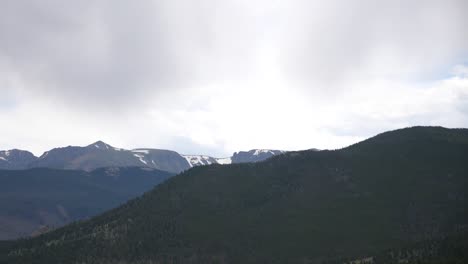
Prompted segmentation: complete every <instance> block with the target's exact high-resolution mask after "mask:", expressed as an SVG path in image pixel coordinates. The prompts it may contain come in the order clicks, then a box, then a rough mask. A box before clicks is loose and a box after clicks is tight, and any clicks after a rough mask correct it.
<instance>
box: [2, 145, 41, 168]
mask: <svg viewBox="0 0 468 264" xmlns="http://www.w3.org/2000/svg"><path fill="white" fill-rule="evenodd" d="M35 160H37V157H36V156H34V155H33V154H32V153H31V152H29V151H24V150H19V149H12V150H3V151H0V169H6V170H16V169H24V168H26V167H27V166H28V165H29V164H31V163H32V162H34V161H35Z"/></svg>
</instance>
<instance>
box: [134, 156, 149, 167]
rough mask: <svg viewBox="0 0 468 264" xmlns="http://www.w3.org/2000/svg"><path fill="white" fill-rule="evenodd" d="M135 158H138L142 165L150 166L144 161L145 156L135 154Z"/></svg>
mask: <svg viewBox="0 0 468 264" xmlns="http://www.w3.org/2000/svg"><path fill="white" fill-rule="evenodd" d="M133 156H135V157H137V158H138V159H139V160H140V161H141V162H142V163H144V164H146V165H148V162H146V160H144V159H143V158H144V156H143V155H141V154H136V153H134V154H133Z"/></svg>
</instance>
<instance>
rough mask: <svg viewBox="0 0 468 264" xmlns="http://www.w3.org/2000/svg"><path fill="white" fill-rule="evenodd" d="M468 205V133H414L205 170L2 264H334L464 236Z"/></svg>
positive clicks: (17, 249)
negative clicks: (331, 149)
mask: <svg viewBox="0 0 468 264" xmlns="http://www.w3.org/2000/svg"><path fill="white" fill-rule="evenodd" d="M467 195H468V130H466V129H444V128H437V127H415V128H409V129H402V130H397V131H392V132H388V133H384V134H381V135H378V136H376V137H374V138H371V139H369V140H366V141H364V142H361V143H358V144H355V145H353V146H350V147H348V148H345V149H342V150H337V151H320V152H316V151H303V152H290V153H286V154H284V155H279V156H276V157H273V158H271V159H268V160H267V161H265V162H260V163H248V164H232V165H226V166H220V165H212V166H202V167H196V168H193V169H191V170H188V171H186V172H184V173H182V174H180V175H178V176H176V177H173V178H171V179H170V180H168V181H166V182H165V183H163V184H161V185H159V186H157V187H156V188H155V189H154V190H153V191H151V192H148V193H146V194H145V195H143V196H142V197H141V198H138V199H135V200H132V201H130V202H129V203H127V204H125V205H124V206H122V207H119V208H117V209H115V210H112V211H109V212H107V213H105V214H103V215H100V216H98V217H96V218H93V219H91V220H90V221H86V222H83V223H79V224H74V225H70V226H67V227H65V228H63V229H60V230H57V231H55V232H52V233H49V234H46V235H44V236H41V237H39V238H36V239H32V240H26V241H20V242H18V243H15V244H13V245H6V246H4V248H3V258H0V260H1V261H3V262H4V263H12V262H14V263H78V262H79V263H207V262H210V263H324V262H334V261H338V260H342V259H348V258H359V257H368V256H376V255H378V254H380V252H383V251H384V250H386V249H388V248H401V247H405V246H408V245H413V244H414V243H419V242H424V241H429V240H434V239H442V238H444V237H450V236H451V235H453V234H459V233H460V232H464V231H463V230H466V227H467V226H468V212H467V210H466V208H468V202H467V201H468V200H467V198H468V197H467ZM458 245H460V244H458ZM461 247H462V248H463V245H462V246H461ZM433 253H434V252H433ZM434 254H435V253H434ZM0 255H2V254H0ZM377 260H378V259H376V263H382V262H378V261H377ZM1 261H0V262H1ZM465 262H466V259H465Z"/></svg>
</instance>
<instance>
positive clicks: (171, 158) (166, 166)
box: [132, 149, 190, 172]
mask: <svg viewBox="0 0 468 264" xmlns="http://www.w3.org/2000/svg"><path fill="white" fill-rule="evenodd" d="M132 152H133V155H134V156H136V157H137V158H138V159H139V160H140V161H141V162H143V163H144V164H145V165H147V166H150V167H153V168H156V169H159V170H164V171H170V172H181V171H184V170H187V169H189V168H190V165H189V164H188V162H187V161H186V160H185V159H184V158H183V157H182V156H181V155H180V154H179V153H177V152H175V151H172V150H163V149H134V150H132Z"/></svg>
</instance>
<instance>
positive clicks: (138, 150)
mask: <svg viewBox="0 0 468 264" xmlns="http://www.w3.org/2000/svg"><path fill="white" fill-rule="evenodd" d="M131 151H132V152H133V153H144V154H149V150H147V149H132V150H131Z"/></svg>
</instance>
